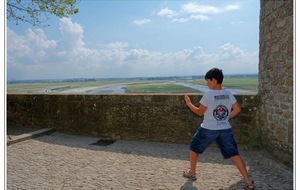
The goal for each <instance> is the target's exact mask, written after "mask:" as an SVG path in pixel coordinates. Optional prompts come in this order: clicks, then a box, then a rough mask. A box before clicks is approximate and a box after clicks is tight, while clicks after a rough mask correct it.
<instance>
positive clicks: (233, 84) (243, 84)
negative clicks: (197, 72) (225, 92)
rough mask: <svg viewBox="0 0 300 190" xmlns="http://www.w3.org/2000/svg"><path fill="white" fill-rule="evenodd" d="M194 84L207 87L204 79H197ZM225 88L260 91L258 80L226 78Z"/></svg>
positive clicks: (224, 81)
mask: <svg viewBox="0 0 300 190" xmlns="http://www.w3.org/2000/svg"><path fill="white" fill-rule="evenodd" d="M193 83H194V84H201V85H206V81H205V80H204V79H197V80H194V81H193ZM222 85H223V87H225V88H229V89H242V90H251V91H255V92H257V91H258V78H224V80H223V84H222Z"/></svg>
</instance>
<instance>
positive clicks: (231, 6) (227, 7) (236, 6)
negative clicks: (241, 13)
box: [224, 5, 240, 11]
mask: <svg viewBox="0 0 300 190" xmlns="http://www.w3.org/2000/svg"><path fill="white" fill-rule="evenodd" d="M239 9H240V6H239V5H228V6H226V7H224V10H225V11H235V10H239Z"/></svg>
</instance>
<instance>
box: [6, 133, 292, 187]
mask: <svg viewBox="0 0 300 190" xmlns="http://www.w3.org/2000/svg"><path fill="white" fill-rule="evenodd" d="M98 140H99V138H95V137H82V136H73V135H67V134H62V133H53V134H51V135H49V136H42V137H39V138H36V139H31V140H27V141H23V142H20V143H17V144H13V145H10V146H8V147H7V177H6V178H7V189H9V190H13V189H38V190H43V189H55V190H56V189H70V190H75V189H114V190H118V189H130V190H133V189H143V190H144V189H145V190H147V189H149V190H150V189H153V190H158V189H161V190H166V189H170V190H176V189H179V190H183V189H192V190H210V189H211V190H221V189H224V190H225V189H231V190H233V189H243V186H244V182H243V179H242V177H241V176H240V174H239V172H238V171H237V169H236V167H235V166H234V165H233V163H232V162H231V160H224V159H223V158H222V156H221V153H220V152H219V150H218V149H216V148H213V147H212V148H209V149H208V150H206V152H205V153H204V154H203V155H200V156H199V162H198V165H197V170H198V176H197V177H198V180H197V181H194V182H193V181H190V180H187V179H185V178H183V177H182V172H183V171H184V170H186V169H187V168H188V166H189V161H188V155H189V150H188V145H181V144H179V145H178V144H166V143H155V142H141V141H123V140H119V141H116V142H115V143H113V144H111V145H109V146H96V145H90V144H91V143H94V142H96V141H98ZM240 153H241V155H242V157H243V158H244V161H245V163H246V165H247V168H248V170H249V174H250V175H251V177H252V180H254V183H255V186H256V189H262V190H269V189H270V190H271V189H272V190H276V189H278V190H287V189H293V172H292V170H290V169H287V168H285V167H284V166H282V165H280V164H277V163H276V162H274V161H272V160H271V159H269V158H268V157H266V156H265V155H264V154H262V153H261V152H259V151H240Z"/></svg>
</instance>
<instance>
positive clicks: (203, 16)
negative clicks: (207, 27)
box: [157, 3, 240, 23]
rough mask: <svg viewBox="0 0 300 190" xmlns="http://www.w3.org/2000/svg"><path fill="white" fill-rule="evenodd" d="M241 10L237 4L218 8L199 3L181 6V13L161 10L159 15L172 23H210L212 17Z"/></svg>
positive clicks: (167, 9) (166, 9)
mask: <svg viewBox="0 0 300 190" xmlns="http://www.w3.org/2000/svg"><path fill="white" fill-rule="evenodd" d="M238 9H240V6H239V5H237V4H232V5H227V6H225V7H216V6H210V5H202V4H197V3H187V4H183V5H182V6H181V9H180V10H179V11H175V10H172V9H169V8H164V9H161V10H160V11H159V12H158V13H157V15H159V16H165V17H168V18H172V22H178V23H184V22H188V21H190V20H199V21H208V20H210V16H211V15H215V14H221V13H222V12H226V11H235V10H238Z"/></svg>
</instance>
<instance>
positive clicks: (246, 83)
mask: <svg viewBox="0 0 300 190" xmlns="http://www.w3.org/2000/svg"><path fill="white" fill-rule="evenodd" d="M175 83H185V84H193V85H204V86H206V81H205V80H204V79H194V80H184V79H181V80H178V79H176V80H171V79H168V80H101V81H87V82H43V83H14V84H7V86H6V90H7V93H8V94H36V93H69V92H70V91H73V93H74V92H75V93H78V94H80V93H85V92H87V90H88V89H91V88H104V87H106V86H114V85H122V86H123V87H122V88H123V89H124V90H125V93H187V92H188V93H199V90H197V89H193V88H190V87H186V86H183V85H180V84H175ZM223 86H224V87H225V88H228V89H240V90H247V91H252V92H257V91H258V79H257V78H225V79H224V81H223ZM100 93H101V92H100Z"/></svg>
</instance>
